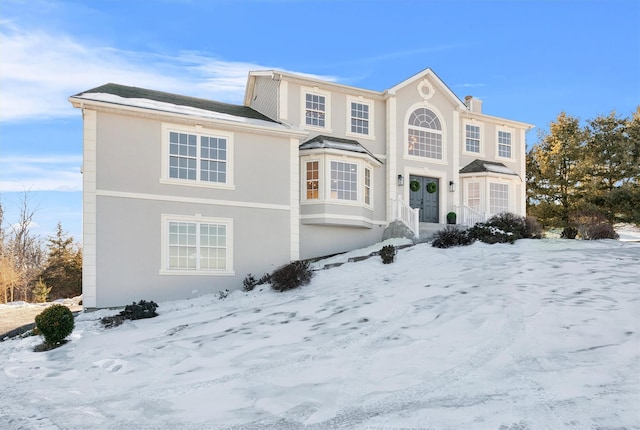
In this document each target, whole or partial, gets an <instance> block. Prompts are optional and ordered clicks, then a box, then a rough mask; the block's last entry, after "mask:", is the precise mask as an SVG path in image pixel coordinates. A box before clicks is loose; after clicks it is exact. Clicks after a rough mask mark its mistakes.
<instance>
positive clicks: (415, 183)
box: [409, 179, 420, 193]
mask: <svg viewBox="0 0 640 430" xmlns="http://www.w3.org/2000/svg"><path fill="white" fill-rule="evenodd" d="M409 189H410V190H411V191H413V192H414V193H415V192H416V191H420V182H418V181H416V180H415V179H414V180H413V181H411V182H409Z"/></svg>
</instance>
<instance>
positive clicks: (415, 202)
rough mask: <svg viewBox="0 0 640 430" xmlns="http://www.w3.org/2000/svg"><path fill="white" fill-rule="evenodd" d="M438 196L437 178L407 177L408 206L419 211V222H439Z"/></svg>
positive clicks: (438, 185) (438, 184)
mask: <svg viewBox="0 0 640 430" xmlns="http://www.w3.org/2000/svg"><path fill="white" fill-rule="evenodd" d="M429 184H434V185H429ZM414 190H415V191H414ZM439 195H440V183H439V180H438V178H427V177H424V176H414V175H411V176H410V177H409V206H411V207H412V208H419V209H420V222H432V223H438V222H439V218H438V213H439V210H438V200H439V197H438V196H439Z"/></svg>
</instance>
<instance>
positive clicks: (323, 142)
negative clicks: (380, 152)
mask: <svg viewBox="0 0 640 430" xmlns="http://www.w3.org/2000/svg"><path fill="white" fill-rule="evenodd" d="M299 148H300V150H301V151H302V150H305V149H338V150H341V151H349V152H358V153H360V154H366V155H369V156H370V157H371V158H373V159H374V160H375V161H377V162H378V163H380V164H382V161H380V160H378V159H377V158H376V157H375V155H373V154H372V153H371V152H369V150H368V149H367V148H365V147H364V146H362V144H360V142H358V141H357V140H352V139H341V138H339V137H333V136H324V135H319V136H316V137H314V138H313V139H311V140H307V141H306V142H304V143H302V144H301V145H300V147H299Z"/></svg>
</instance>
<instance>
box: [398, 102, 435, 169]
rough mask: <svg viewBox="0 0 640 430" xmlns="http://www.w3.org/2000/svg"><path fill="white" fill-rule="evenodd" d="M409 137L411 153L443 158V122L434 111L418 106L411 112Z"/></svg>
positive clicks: (408, 148)
mask: <svg viewBox="0 0 640 430" xmlns="http://www.w3.org/2000/svg"><path fill="white" fill-rule="evenodd" d="M407 139H408V142H407V153H408V154H409V155H413V156H416V157H422V158H433V159H436V160H442V124H441V123H440V119H439V118H438V116H437V115H436V114H435V113H434V112H433V111H431V110H429V109H427V108H418V109H416V110H415V111H413V112H412V113H411V115H410V116H409V121H408V124H407Z"/></svg>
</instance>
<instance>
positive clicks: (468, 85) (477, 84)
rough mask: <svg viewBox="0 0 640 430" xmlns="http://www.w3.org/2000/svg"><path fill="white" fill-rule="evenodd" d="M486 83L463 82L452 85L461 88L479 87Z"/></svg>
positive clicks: (484, 85)
mask: <svg viewBox="0 0 640 430" xmlns="http://www.w3.org/2000/svg"><path fill="white" fill-rule="evenodd" d="M486 86H487V84H483V83H464V84H456V85H454V87H461V88H480V87H486Z"/></svg>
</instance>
